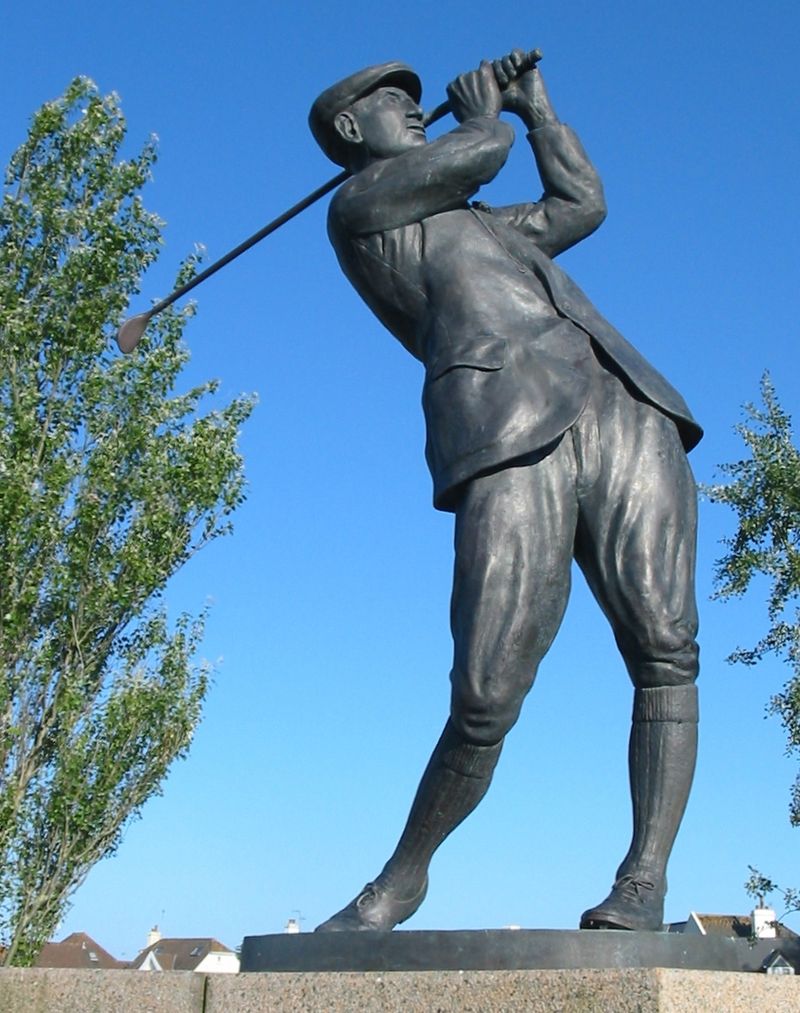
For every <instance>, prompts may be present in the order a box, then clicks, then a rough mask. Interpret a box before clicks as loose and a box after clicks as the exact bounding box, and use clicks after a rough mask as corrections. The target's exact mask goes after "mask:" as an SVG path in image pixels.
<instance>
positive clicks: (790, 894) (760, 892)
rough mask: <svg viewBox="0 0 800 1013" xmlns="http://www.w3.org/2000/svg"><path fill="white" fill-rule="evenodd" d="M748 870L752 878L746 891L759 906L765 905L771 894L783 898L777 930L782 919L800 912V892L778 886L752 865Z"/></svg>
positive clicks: (748, 881) (776, 922)
mask: <svg viewBox="0 0 800 1013" xmlns="http://www.w3.org/2000/svg"><path fill="white" fill-rule="evenodd" d="M748 869H749V870H750V876H749V877H748V879H747V881H746V883H745V884H744V889H745V892H746V893H747V895H748V896H749V897H752V898H753V900H754V901H756V902H757V903H758V904H763V903H764V898H765V897H768V896H769V895H770V894H771V893H777V894H778V895H779V896H780V898H781V902H782V903H781V906H782V908H783V910H782V911H781V912H779V914H778V917H777V918H776V920H775V928H777V927H778V924H779V923H780V921H781V919H783V918H786V917H787V916H788V915H791V914H796V913H797V912H798V911H800V890H795V889H794V888H793V887H782V886H778V884H777V883H776V882H774V880H771V879H770V878H769V877H768V876H764V875H762V873H760V872H759V871H758V869H754V868H753V866H752V865H748Z"/></svg>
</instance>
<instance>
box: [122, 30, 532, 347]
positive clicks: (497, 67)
mask: <svg viewBox="0 0 800 1013" xmlns="http://www.w3.org/2000/svg"><path fill="white" fill-rule="evenodd" d="M541 58H542V51H541V50H540V49H532V50H531V51H530V52H529V53H525V52H523V51H522V50H521V49H515V50H513V52H511V53H509V54H508V56H504V57H502V58H501V59H500V60H495V61H494V63H488V62H487V61H484V63H483V64H481V67H480V68H479V69H478V70H477V71H471V72H469V73H467V74H462V75H461V76H460V77H459V78H456V80H455V81H454V82H453V83H452V84H451V85H450V86H449V87H448V95H451V94H452V95H453V98H452V99H448V101H446V102H442V103H441V105H438V106H436V108H435V109H434V110H433V111H432V112H430V113H427V114H426V115H425V117H424V122H425V125H426V126H429V125H430V124H431V123H436V121H437V120H440V119H442V117H443V116H446V115H447V113H449V112H453V113H454V114H455V116H456V118H457V119H459V121H460V120H461V119H465V118H466V117H467V116H468V115H481V113H480V112H478V111H473V112H471V113H470V112H469V109H475V110H477V109H478V107H480V108H482V109H485V108H486V107H487V105H488V108H491V109H492V110H493V112H492V113H489V112H488V111H487V112H484V113H483V114H484V115H497V113H498V112H499V111H500V109H501V108H502V109H506V110H508V111H509V112H517V113H519V115H520V116H522V118H523V119H524V120H525V121H526V123H527V122H528V118H527V115H526V112H525V111H523V107H524V106H525V103H524V102H523V103H521V104H520V101H519V96H518V91H517V89H522V88H523V82H524V81H525V75H526V74H527V73H528V71H530V70H533V69H534V68H535V67H536V64H537V63H538V62H539V60H541ZM475 75H478V77H477V78H476V76H475ZM529 76H530V75H529ZM535 77H536V80H537V81H539V75H538V74H537V75H535ZM492 78H493V79H492ZM459 82H462V83H461V84H459ZM541 88H542V89H543V86H541ZM453 89H455V93H453ZM498 90H499V92H500V93H502V94H503V95H504V96H505V97H504V98H503V99H502V100H501V101H500V104H499V105H497V102H496V99H495V98H493V97H492V96H496V95H497V93H498ZM469 93H471V98H467V95H468V94H469ZM451 101H455V103H456V107H455V108H454V107H453V105H451ZM476 103H477V105H476ZM495 105H497V108H496V109H495V108H494V106H495ZM528 105H530V103H528ZM350 175H351V173H350V172H349V171H348V170H346V169H345V171H344V172H340V173H339V174H338V176H334V177H333V178H332V179H330V180H328V182H327V183H323V184H322V186H320V187H317V189H316V190H314V191H312V192H311V193H310V194H309V195H308V196H307V197H304V198H303V199H302V200H300V201H298V202H297V204H294V205H292V207H290V208H288V210H286V211H284V212H283V214H280V215H278V217H277V218H274V219H273V220H272V221H271V222H269V223H268V224H267V225H265V226H264V227H263V228H261V229H259V230H258V232H255V233H253V235H252V236H250V237H249V238H248V239H245V240H244V242H242V243H240V244H239V245H238V246H236V247H234V249H232V250H230V251H229V252H228V253H226V254H225V255H224V256H222V257H220V258H219V260H215V261H214V263H213V264H211V265H210V266H209V267H207V268H206V269H205V270H204V271H201V272H200V274H198V275H196V276H195V277H194V278H192V279H191V281H188V282H187V283H186V284H185V285H181V286H180V288H176V289H175V291H174V292H171V293H170V294H169V295H168V296H166V297H165V298H164V299H162V300H161V301H160V302H158V303H156V304H155V306H153V307H151V308H150V309H149V310H147V311H146V312H145V313H138V314H137V315H136V316H133V317H129V318H128V319H127V320H125V322H124V323H123V324H122V326H121V327H120V329H119V331H118V332H117V344H118V345H119V348H120V350H121V351H122V352H124V353H126V354H128V353H129V352H132V351H133V350H134V348H136V346H137V345H138V344H139V341H140V339H141V337H142V335H143V334H144V330H145V328H146V327H147V324H148V323H149V321H150V320H152V319H153V317H154V316H156V315H157V314H159V313H161V312H162V310H165V309H166V308H167V307H168V306H171V305H172V304H173V303H174V302H175V301H176V300H177V299H180V298H181V296H184V295H186V294H187V293H189V292H191V290H192V289H194V288H196V287H197V286H198V285H199V284H200V283H201V282H204V281H205V280H206V279H207V278H210V277H211V275H212V274H216V272H217V271H219V270H220V269H221V268H223V267H225V265H226V264H230V262H231V261H232V260H235V259H236V258H237V257H240V256H241V255H242V254H243V253H245V252H246V251H247V250H249V249H250V248H251V247H253V246H255V245H256V243H260V242H261V240H262V239H266V237H267V236H268V235H270V234H271V233H272V232H275V230H276V229H279V228H280V227H281V225H285V224H286V222H288V221H291V219H292V218H294V217H296V216H297V215H299V214H300V212H301V211H305V209H306V208H307V207H310V206H311V205H312V204H314V203H316V201H318V200H320V198H322V197H324V196H325V195H326V194H329V193H330V192H331V190H335V189H336V187H337V186H340V185H341V184H342V183H344V182H345V180H346V179H348V178H349V177H350Z"/></svg>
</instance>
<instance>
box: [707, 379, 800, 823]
mask: <svg viewBox="0 0 800 1013" xmlns="http://www.w3.org/2000/svg"><path fill="white" fill-rule="evenodd" d="M761 397H762V400H763V405H761V406H756V405H752V404H748V405H746V406H745V414H746V418H745V421H744V422H741V423H740V424H739V425H738V426H737V427H736V430H737V432H738V433H739V435H740V436H741V437H742V439H743V441H744V443H745V446H746V448H747V450H748V452H749V456H748V457H745V458H743V459H742V460H740V461H737V462H735V463H734V464H725V465H722V468H721V470H722V472H723V474H725V475H726V476H727V477H728V479H729V480H728V481H727V482H726V483H722V484H719V485H714V486H711V487H710V488H708V489H707V490H706V491H707V493H708V495H709V497H710V498H711V500H712V501H714V502H717V503H726V504H727V505H728V506H730V507H732V509H733V510H734V511H735V513H736V515H737V522H738V528H737V531H736V533H735V535H734V536H733V537H732V538H728V539H726V540H725V542H724V544H725V546H726V552H725V554H724V555H723V556H722V557H721V558H720V559H719V560H718V562H717V564H716V571H715V577H716V583H717V592H716V593H717V597H720V598H730V597H733V596H739V595H743V594H744V593H745V591H747V589H748V588H749V587H750V585H751V582H752V581H753V579H754V578H755V577H757V576H762V577H765V578H766V579H767V581H768V583H769V592H768V596H767V621H768V629H767V632H766V633H765V635H764V636H763V637H762V638H761V639H760V640H759V641H758V643H757V644H755V645H754V646H752V647H739V648H737V650H735V651H734V652H733V654H732V655H731V656H730V658H729V660H730V661H739V662H743V663H744V664H745V665H755V664H757V663H758V662H759V661H760V660H761V659H762V658H764V657H765V656H766V655H769V654H772V655H775V656H777V657H779V658H781V659H782V660H784V661H786V662H787V663H788V665H789V668H790V671H791V675H790V676H789V678H788V680H787V681H786V683H785V685H784V686H783V688H782V689H781V690H780V692H778V693H776V694H775V695H774V696H773V697H772V698H771V700H770V702H769V704H768V711H769V712H770V713H772V714H775V715H777V716H778V717H779V718H780V720H781V722H782V724H783V726H784V728H785V730H786V738H787V752H788V753H790V754H798V753H800V450H798V448H797V446H796V445H795V443H794V440H793V435H792V423H791V419H790V417H789V416H788V415H787V413H786V412H785V411H783V409H782V408H781V406H780V404H779V402H778V398H777V396H776V393H775V389H774V387H773V385H772V382H771V380H770V378H769V376H768V375H767V374H765V375H764V377H763V378H762V381H761ZM789 813H790V818H791V821H792V823H793V824H794V825H795V826H797V825H800V775H798V777H797V779H796V780H795V783H794V785H793V787H792V792H791V800H790V806H789Z"/></svg>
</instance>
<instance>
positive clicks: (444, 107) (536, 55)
mask: <svg viewBox="0 0 800 1013" xmlns="http://www.w3.org/2000/svg"><path fill="white" fill-rule="evenodd" d="M541 58H542V53H541V50H539V49H532V50H531V51H530V52H529V53H527V54H526V55H525V59H524V61H523V63H522V64H521V66H520V67H519V70H518V74H524V73H525V72H526V71H528V70H532V69H533V68H534V67H535V66H536V64H537V63H538V62H539V60H541ZM449 112H450V102H449V101H445V102H442V103H441V104H440V105H438V106H436V108H435V109H434V110H433V111H432V112H430V113H426V114H425V117H424V121H423V122H424V123H425V126H426V127H427V126H430V125H431V124H432V123H436V122H437V121H438V120H440V119H442V117H444V116H446V115H447V114H448V113H449ZM351 175H352V173H351V172H350V171H349V170H348V169H344V170H342V172H340V173H338V175H336V176H333V177H332V178H331V179H329V180H328V182H327V183H323V184H322V186H319V187H317V189H316V190H313V191H312V192H311V193H310V194H308V195H307V196H306V197H304V198H303V199H302V200H300V201H298V202H297V203H296V204H293V205H292V206H291V207H290V208H288V209H287V210H286V211H284V212H283V213H282V214H280V215H278V217H277V218H273V220H272V221H271V222H269V223H268V224H267V225H265V226H264V227H263V228H261V229H259V230H258V232H254V233H253V235H252V236H250V237H249V238H248V239H245V240H244V242H241V243H239V245H238V246H236V247H235V248H234V249H232V250H230V251H229V252H228V253H226V254H225V256H224V257H220V258H219V260H215V261H214V263H213V264H210V265H209V266H208V267H207V268H206V269H205V270H204V271H201V272H200V273H199V274H197V275H195V276H194V278H192V279H191V281H187V282H186V284H185V285H181V286H180V288H176V289H175V291H174V292H171V293H170V294H169V295H168V296H166V298H164V299H162V300H161V301H160V302H157V303H156V304H155V306H153V307H152V308H151V309H149V310H148V311H147V313H146V314H142V317H146V319H147V320H150V319H152V318H153V317H154V316H156V315H157V314H159V313H161V311H162V310H165V309H166V308H167V307H168V306H171V305H172V304H173V303H174V302H175V301H176V300H177V299H180V298H181V296H184V295H186V294H187V293H188V292H191V291H192V289H193V288H197V286H198V285H199V284H200V283H201V282H204V281H205V280H206V279H207V278H210V277H211V275H212V274H216V273H217V271H219V270H221V269H222V268H223V267H225V266H226V265H227V264H230V262H231V261H232V260H236V258H237V257H240V256H241V255H242V254H243V253H245V252H246V251H247V250H249V249H250V248H251V247H253V246H255V245H256V243H260V242H261V240H262V239H266V237H267V236H268V235H270V234H271V233H272V232H275V230H276V229H279V228H280V227H281V226H282V225H285V224H286V223H287V222H289V221H291V220H292V218H295V217H296V216H297V215H299V214H300V212H301V211H305V209H306V208H308V207H311V205H312V204H316V202H317V201H318V200H320V199H321V198H322V197H324V196H325V195H326V194H328V193H330V192H331V190H335V189H336V187H337V186H340V185H341V184H342V183H344V182H345V180H347V179H349V178H350V176H351ZM123 326H124V325H123ZM121 329H122V328H120V330H121ZM118 340H119V338H118ZM137 340H138V339H137ZM130 350H132V349H130Z"/></svg>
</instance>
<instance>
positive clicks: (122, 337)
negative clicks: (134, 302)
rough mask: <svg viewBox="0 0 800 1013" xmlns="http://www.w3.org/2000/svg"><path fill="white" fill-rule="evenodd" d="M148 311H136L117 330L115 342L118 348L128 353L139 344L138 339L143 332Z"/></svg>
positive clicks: (147, 318) (148, 315)
mask: <svg viewBox="0 0 800 1013" xmlns="http://www.w3.org/2000/svg"><path fill="white" fill-rule="evenodd" d="M150 316H151V314H150V313H137V315H136V316H135V317H129V318H128V319H127V320H126V321H125V323H124V324H123V325H122V327H120V329H119V330H118V331H117V344H118V345H119V350H120V351H121V352H124V353H125V355H128V354H129V353H130V352H132V351H133V350H134V348H136V346H137V345H138V344H139V339H140V338H141V336H142V335H143V334H144V329H145V327H147V324H148V321H149V320H150Z"/></svg>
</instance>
